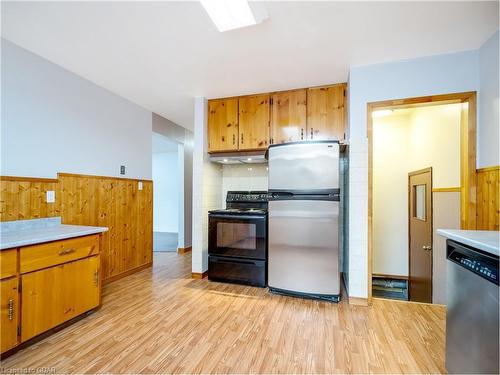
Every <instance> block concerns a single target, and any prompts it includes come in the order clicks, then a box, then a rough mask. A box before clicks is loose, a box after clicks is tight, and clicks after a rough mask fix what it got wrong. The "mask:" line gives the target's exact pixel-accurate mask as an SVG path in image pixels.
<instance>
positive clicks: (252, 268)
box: [208, 256, 267, 287]
mask: <svg viewBox="0 0 500 375" xmlns="http://www.w3.org/2000/svg"><path fill="white" fill-rule="evenodd" d="M208 279H209V280H213V281H223V282H224V281H225V282H230V283H236V284H245V285H254V286H261V287H265V286H266V284H267V283H266V261H265V260H250V259H237V258H229V257H215V256H209V257H208Z"/></svg>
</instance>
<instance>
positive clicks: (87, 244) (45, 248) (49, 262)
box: [20, 234, 99, 273]
mask: <svg viewBox="0 0 500 375" xmlns="http://www.w3.org/2000/svg"><path fill="white" fill-rule="evenodd" d="M98 253H99V235H98V234H95V235H91V236H85V237H78V238H71V239H68V240H61V241H54V242H49V243H45V244H41V245H33V246H26V247H22V248H21V250H20V269H21V273H26V272H31V271H36V270H39V269H42V268H47V267H51V266H55V265H58V264H62V263H66V262H70V261H73V260H77V259H81V258H85V257H88V256H90V255H95V254H98Z"/></svg>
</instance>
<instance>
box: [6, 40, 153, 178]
mask: <svg viewBox="0 0 500 375" xmlns="http://www.w3.org/2000/svg"><path fill="white" fill-rule="evenodd" d="M1 44H2V86H1V89H2V115H1V116H2V128H1V134H2V139H1V146H2V151H1V168H2V171H1V174H2V175H14V176H33V177H51V178H53V177H56V174H57V172H72V173H82V174H94V175H104V176H117V177H120V173H119V172H120V165H125V166H126V177H131V178H143V179H150V178H151V112H149V111H147V110H145V109H143V108H141V107H139V106H138V105H136V104H134V103H131V102H129V101H127V100H126V99H123V98H122V97H119V96H117V95H115V94H112V93H111V92H109V91H107V90H105V89H103V88H101V87H98V86H96V85H95V84H93V83H91V82H90V81H87V80H85V79H83V78H81V77H79V76H77V75H75V74H73V73H71V72H69V71H67V70H65V69H63V68H61V67H59V66H57V65H55V64H53V63H51V62H49V61H47V60H45V59H43V58H41V57H39V56H37V55H35V54H33V53H31V52H28V51H26V50H24V49H22V48H20V47H18V46H16V45H15V44H13V43H11V42H9V41H6V40H5V39H1ZM122 177H123V176H122Z"/></svg>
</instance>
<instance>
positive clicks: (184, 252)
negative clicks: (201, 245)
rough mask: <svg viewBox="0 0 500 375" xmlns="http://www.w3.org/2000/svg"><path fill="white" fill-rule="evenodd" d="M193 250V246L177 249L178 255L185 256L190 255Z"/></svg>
mask: <svg viewBox="0 0 500 375" xmlns="http://www.w3.org/2000/svg"><path fill="white" fill-rule="evenodd" d="M191 250H193V248H192V247H191V246H189V247H179V248H177V254H180V255H184V254H186V253H189V252H190V251H191Z"/></svg>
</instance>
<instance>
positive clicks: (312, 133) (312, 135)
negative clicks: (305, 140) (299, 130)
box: [311, 128, 314, 139]
mask: <svg viewBox="0 0 500 375" xmlns="http://www.w3.org/2000/svg"><path fill="white" fill-rule="evenodd" d="M313 138H314V129H313V128H311V139H313Z"/></svg>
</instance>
